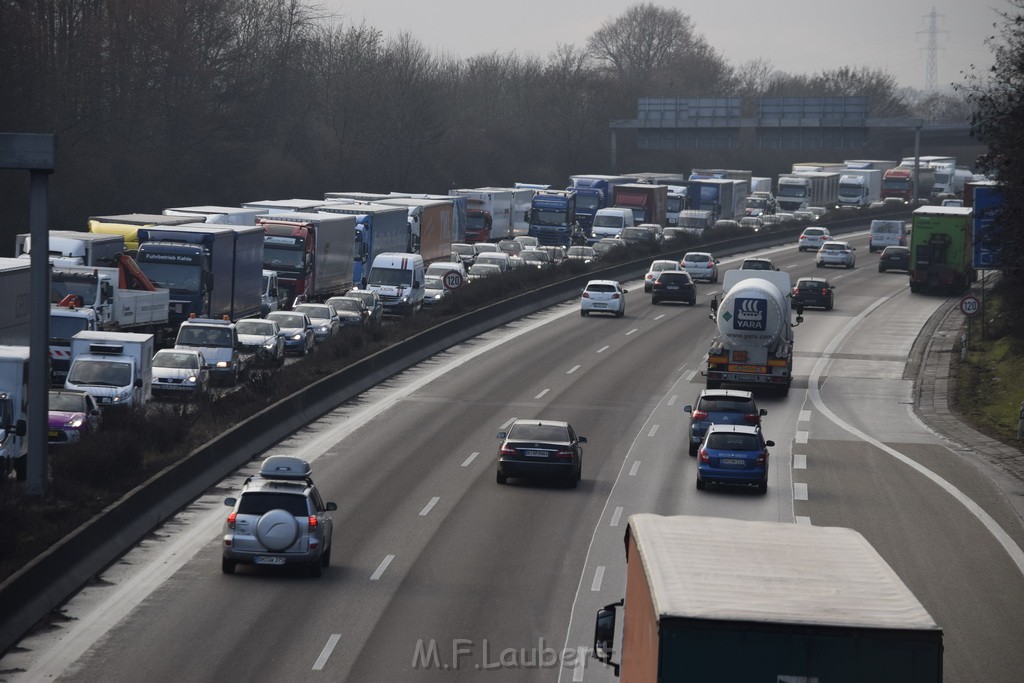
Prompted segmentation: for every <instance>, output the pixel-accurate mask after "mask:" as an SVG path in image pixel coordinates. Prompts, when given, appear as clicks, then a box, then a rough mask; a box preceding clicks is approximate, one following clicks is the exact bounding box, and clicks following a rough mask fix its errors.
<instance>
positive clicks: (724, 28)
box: [313, 0, 1010, 88]
mask: <svg viewBox="0 0 1024 683" xmlns="http://www.w3.org/2000/svg"><path fill="white" fill-rule="evenodd" d="M313 2H317V0H313ZM319 2H321V3H323V5H324V7H325V8H326V9H328V10H330V11H332V12H334V13H336V14H337V15H338V16H339V18H340V19H341V20H343V21H344V22H345V23H355V24H358V23H361V22H362V21H364V20H365V22H366V23H367V24H368V25H370V26H373V27H375V28H377V29H380V30H381V31H383V32H384V34H385V35H386V36H389V37H391V36H394V35H397V34H398V33H401V32H408V33H411V34H412V35H413V36H414V37H416V38H417V40H419V42H420V43H422V44H423V45H424V46H426V47H427V48H429V49H430V50H431V51H432V52H435V53H438V54H440V53H442V52H444V53H448V54H450V55H454V56H458V57H469V56H472V55H476V54H480V53H489V52H494V51H498V52H502V53H504V52H511V51H514V52H516V53H517V54H520V55H524V56H525V55H536V56H539V57H542V58H543V57H546V56H547V55H548V54H549V52H550V51H551V49H552V48H553V47H554V46H555V45H556V44H557V43H565V44H572V45H577V46H580V47H583V46H584V45H585V44H586V41H587V38H588V37H589V36H590V35H591V34H592V33H593V32H594V31H595V30H597V29H598V28H599V27H600V26H601V24H602V23H603V22H605V21H607V20H609V19H614V18H616V17H619V16H621V15H622V13H623V12H624V11H625V9H626V8H627V7H629V6H631V4H639V3H624V2H621V1H618V2H613V1H612V0H586V1H582V0H573V1H571V2H570V1H569V0H553V1H552V0H503V1H500V2H498V1H494V0H319ZM655 4H657V5H659V6H662V7H666V8H672V7H677V8H679V9H680V10H682V12H683V13H684V14H687V15H689V16H690V18H691V19H692V20H693V22H694V25H695V27H696V29H697V32H698V33H701V34H703V35H704V36H705V38H706V39H707V40H708V42H709V43H710V44H711V45H712V46H714V48H715V49H717V50H718V51H719V52H720V53H721V54H722V55H723V56H724V57H725V58H726V59H727V60H728V62H729V63H730V64H732V65H734V66H736V65H738V64H740V63H742V62H745V61H748V60H750V59H756V58H767V59H770V60H771V62H772V63H773V64H774V66H775V67H776V68H777V69H779V70H781V71H785V72H787V73H808V72H811V73H813V72H816V71H820V70H822V69H829V68H834V67H839V66H855V67H859V66H867V67H870V68H877V69H885V70H886V71H888V72H890V73H892V74H893V75H894V76H895V77H896V79H897V81H898V82H899V83H900V85H907V86H912V87H916V88H924V85H925V70H926V67H927V63H928V62H927V47H928V44H929V40H928V28H929V26H930V23H931V22H930V19H929V18H928V17H927V15H928V14H929V13H930V12H931V11H932V9H933V8H934V9H935V11H936V13H937V14H938V17H937V19H936V22H935V23H936V28H937V34H936V45H937V47H938V51H937V53H936V55H937V82H938V85H939V87H940V88H944V87H946V86H948V84H949V83H953V82H955V83H960V82H961V79H962V77H961V75H960V72H961V71H963V70H967V69H968V68H969V65H971V64H975V65H977V66H981V67H982V68H988V67H989V66H991V64H992V51H991V49H990V48H989V47H988V46H986V45H985V44H984V42H983V41H984V39H985V38H986V37H987V36H990V35H992V34H993V33H994V29H993V24H995V23H999V24H1002V20H1001V19H1000V18H999V16H998V15H997V14H996V10H1003V11H1005V10H1008V9H1009V8H1010V5H1009V4H1008V3H1007V1H1006V0H932V1H928V0H841V1H837V0H728V1H726V2H679V1H678V0H676V1H674V2H670V1H655Z"/></svg>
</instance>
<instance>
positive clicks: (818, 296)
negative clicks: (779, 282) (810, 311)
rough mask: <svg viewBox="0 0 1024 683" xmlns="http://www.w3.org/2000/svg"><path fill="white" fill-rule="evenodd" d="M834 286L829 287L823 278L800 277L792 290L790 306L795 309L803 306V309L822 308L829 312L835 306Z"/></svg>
mask: <svg viewBox="0 0 1024 683" xmlns="http://www.w3.org/2000/svg"><path fill="white" fill-rule="evenodd" d="M835 289H836V288H835V285H830V284H829V282H828V280H826V279H825V278H823V277H802V278H800V279H799V280H797V281H796V287H794V288H793V298H792V304H793V307H794V308H795V307H796V306H797V305H798V304H803V306H804V308H810V307H815V308H824V309H825V310H826V311H831V310H832V306H833V305H834V304H835Z"/></svg>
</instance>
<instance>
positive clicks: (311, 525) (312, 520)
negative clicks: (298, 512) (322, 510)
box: [309, 515, 317, 531]
mask: <svg viewBox="0 0 1024 683" xmlns="http://www.w3.org/2000/svg"><path fill="white" fill-rule="evenodd" d="M316 525H317V521H316V515H310V516H309V530H310V531H316Z"/></svg>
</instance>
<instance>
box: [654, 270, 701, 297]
mask: <svg viewBox="0 0 1024 683" xmlns="http://www.w3.org/2000/svg"><path fill="white" fill-rule="evenodd" d="M662 301H683V302H685V303H688V304H690V305H691V306H693V305H694V304H696V303H697V285H695V284H694V283H693V278H692V277H690V274H689V273H687V272H686V271H684V270H663V271H661V272H660V273H658V277H657V278H655V280H654V282H653V283H651V303H652V304H658V303H661V302H662Z"/></svg>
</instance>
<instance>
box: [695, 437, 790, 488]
mask: <svg viewBox="0 0 1024 683" xmlns="http://www.w3.org/2000/svg"><path fill="white" fill-rule="evenodd" d="M774 445H775V442H774V441H765V440H764V436H763V435H762V434H761V429H760V428H759V427H752V426H749V425H721V424H714V425H711V426H710V427H708V431H707V434H706V435H705V436H704V442H703V443H702V444H701V446H700V449H698V451H697V488H698V489H699V490H701V491H703V490H704V488H705V486H707V485H708V484H725V485H730V486H753V487H756V488H757V492H758V493H766V492H767V491H768V448H769V447H770V446H774Z"/></svg>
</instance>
